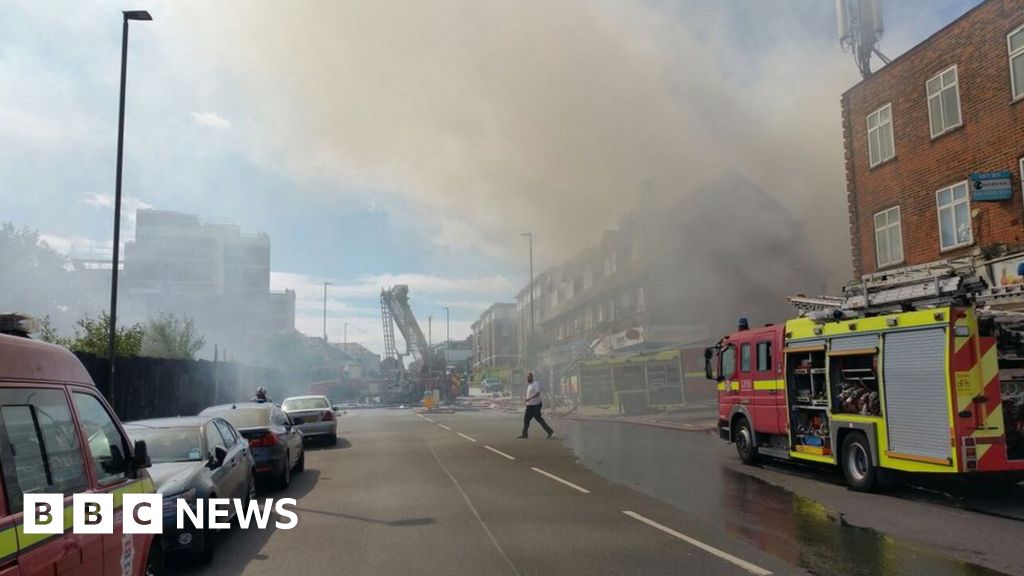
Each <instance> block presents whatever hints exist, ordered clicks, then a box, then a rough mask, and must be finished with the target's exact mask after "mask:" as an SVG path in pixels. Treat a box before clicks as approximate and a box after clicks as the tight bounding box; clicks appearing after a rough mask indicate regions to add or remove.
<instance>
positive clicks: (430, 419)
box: [423, 416, 436, 424]
mask: <svg viewBox="0 0 1024 576" xmlns="http://www.w3.org/2000/svg"><path fill="white" fill-rule="evenodd" d="M423 419H424V420H426V421H427V422H430V423H431V424H436V422H434V419H433V418H427V417H426V416H424V417H423Z"/></svg>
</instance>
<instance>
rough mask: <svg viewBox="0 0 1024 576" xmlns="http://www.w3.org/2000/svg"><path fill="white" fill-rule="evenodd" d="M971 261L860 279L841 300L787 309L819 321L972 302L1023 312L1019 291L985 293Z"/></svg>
mask: <svg viewBox="0 0 1024 576" xmlns="http://www.w3.org/2000/svg"><path fill="white" fill-rule="evenodd" d="M983 266H984V263H980V264H978V263H975V262H974V261H973V260H971V259H967V258H965V259H958V260H941V261H938V262H933V263H930V264H922V265H918V266H907V267H904V268H899V269H895V270H887V271H884V272H877V273H875V274H866V275H864V276H863V277H862V278H861V280H859V281H854V282H851V283H850V284H848V285H847V286H846V287H845V288H843V295H842V296H840V297H836V296H815V297H807V296H794V297H791V298H789V302H790V304H792V305H793V306H794V307H796V308H797V309H798V310H799V311H800V313H801V314H804V315H807V314H813V315H815V316H817V317H819V318H822V319H824V318H825V317H827V316H828V315H829V314H831V315H832V316H834V317H836V318H840V317H849V316H857V315H864V314H884V313H891V312H899V311H902V310H910V309H914V308H919V307H926V306H939V305H946V304H950V303H953V302H956V301H961V302H963V303H968V302H974V303H975V304H976V305H977V306H978V308H979V309H984V310H1007V309H1020V308H1024V285H1020V284H1017V285H1011V286H997V287H994V288H990V287H989V284H988V281H986V279H985V277H984V275H983V274H981V273H979V271H978V270H979V269H981V268H982V267H983Z"/></svg>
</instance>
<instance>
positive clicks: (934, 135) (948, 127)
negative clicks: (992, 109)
mask: <svg viewBox="0 0 1024 576" xmlns="http://www.w3.org/2000/svg"><path fill="white" fill-rule="evenodd" d="M950 70H952V71H953V73H954V76H956V79H955V80H954V81H953V84H952V85H951V86H952V88H953V89H954V90H956V113H957V116H958V117H959V118H960V120H959V121H958V122H957V123H956V124H951V125H946V118H945V117H943V118H942V130H940V131H939V132H932V131H931V130H932V106H931V104H932V98H940V101H939V112H940V113H941V112H942V101H941V97H942V93H943V92H945V91H946V90H947V89H948V88H949V86H941V85H940V87H939V91H938V92H936V93H935V94H934V95H932V94H928V84H929V83H930V82H931V81H932V80H935V79H936V78H938V79H939V82H940V84H941V82H942V76H943V75H944V74H945V73H946V72H949V71H950ZM924 92H925V95H926V96H927V98H928V131H929V132H930V133H931V135H932V139H935V138H938V137H939V136H942V135H943V134H945V133H947V132H949V131H951V130H953V129H955V128H959V127H960V126H963V124H964V111H963V108H962V106H961V102H960V70H959V69H958V68H957V65H956V64H953V65H952V66H950V67H948V68H946V69H944V70H942V71H941V72H939V73H938V74H936V75H934V76H932V77H931V78H929V79H928V81H927V82H925V83H924Z"/></svg>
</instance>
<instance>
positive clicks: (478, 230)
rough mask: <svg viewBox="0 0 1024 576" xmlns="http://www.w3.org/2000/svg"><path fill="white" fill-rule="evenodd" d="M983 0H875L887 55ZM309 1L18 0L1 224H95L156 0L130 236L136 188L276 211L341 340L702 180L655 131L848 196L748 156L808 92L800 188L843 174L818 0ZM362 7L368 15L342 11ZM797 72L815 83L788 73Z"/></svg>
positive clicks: (179, 201) (365, 335)
mask: <svg viewBox="0 0 1024 576" xmlns="http://www.w3.org/2000/svg"><path fill="white" fill-rule="evenodd" d="M976 3H977V2H976V1H974V0H943V1H934V0H928V1H925V0H913V1H909V0H908V1H899V2H896V1H889V2H887V3H886V17H887V37H886V40H885V41H884V42H883V45H882V50H883V51H884V52H886V53H887V54H888V55H889V56H896V55H898V54H899V53H900V52H902V51H903V50H905V49H906V48H907V47H909V46H911V45H913V43H915V42H917V41H920V40H921V39H923V38H924V37H926V36H928V35H929V34H931V33H932V32H934V31H935V30H936V29H938V28H939V27H940V26H942V25H943V24H945V23H948V22H949V21H951V20H952V19H953V18H955V17H956V16H958V15H960V14H962V13H963V12H964V11H965V10H967V9H968V8H970V7H971V6H973V5H975V4H976ZM302 4H306V5H308V6H310V7H315V8H316V10H315V12H316V13H317V14H318V15H319V18H317V19H315V20H318V22H309V20H308V19H306V17H305V16H304V15H303V14H298V15H296V14H295V13H296V12H297V10H295V9H294V7H293V8H292V9H291V10H289V11H287V12H282V11H281V9H280V6H282V5H280V4H275V3H273V2H252V3H241V4H240V3H238V2H224V3H215V4H214V3H207V2H199V1H188V0H186V1H182V2H171V1H162V2H160V1H157V2H141V1H140V2H135V3H131V4H126V3H121V2H103V1H100V0H82V1H74V2H73V1H70V0H68V1H56V2H36V1H33V0H14V1H13V2H8V3H7V5H6V6H5V9H4V17H3V18H2V19H0V221H11V222H14V223H15V224H17V225H25V226H30V227H32V228H37V229H39V230H40V232H41V233H42V234H44V235H45V237H46V238H47V239H48V240H49V241H50V242H51V244H53V245H54V246H56V247H58V248H60V249H62V250H72V249H73V250H77V251H80V252H81V251H85V250H89V249H92V248H95V247H103V246H109V241H105V240H104V239H106V238H108V237H109V234H110V232H109V231H110V226H111V220H112V215H111V209H112V208H111V204H110V197H111V193H112V189H113V181H114V153H115V143H116V140H115V138H116V132H115V131H116V121H117V82H118V72H119V68H118V66H119V55H120V18H119V10H120V9H128V8H132V9H135V8H146V9H148V10H150V11H151V12H152V13H153V16H154V18H155V21H153V22H145V23H136V24H133V27H132V31H131V41H130V56H129V84H128V107H127V121H126V125H127V131H126V144H125V149H126V155H125V180H124V193H125V195H126V208H127V210H128V212H127V213H126V230H125V232H126V234H127V235H128V236H129V237H130V236H131V233H132V231H131V226H132V215H131V213H130V210H131V209H134V208H136V207H155V208H160V209H171V210H179V211H184V212H191V213H196V214H199V215H200V216H201V217H202V218H204V219H209V220H221V221H223V220H227V221H232V222H235V223H238V224H239V225H241V227H242V228H243V230H245V231H251V232H255V231H263V232H266V233H268V234H269V235H270V237H271V239H272V269H273V270H274V280H273V283H274V287H275V288H285V287H288V288H294V289H297V290H298V291H299V311H298V316H299V318H298V321H297V323H298V328H299V329H301V330H303V331H305V332H307V333H310V334H319V331H320V296H321V293H320V288H319V283H320V282H322V281H325V280H327V281H331V282H334V283H335V285H336V286H335V287H332V289H331V302H330V316H331V318H330V323H329V333H330V335H331V338H332V339H340V338H341V332H342V325H343V323H344V322H349V323H350V328H349V339H350V340H362V341H365V342H366V343H367V344H368V345H370V346H371V347H372V348H376V349H379V348H380V345H379V343H380V334H379V332H380V329H379V319H378V316H377V314H378V309H377V302H376V292H377V291H378V290H379V288H380V286H381V285H384V284H386V283H391V282H398V281H405V282H408V283H410V284H411V285H412V297H413V303H414V308H415V311H416V312H417V314H418V315H420V316H421V317H425V316H426V315H427V314H434V315H435V317H443V315H444V310H443V308H444V307H445V306H451V307H452V320H453V322H452V328H453V337H462V336H464V335H465V334H466V333H467V332H468V328H469V324H470V323H471V322H472V321H473V319H475V318H476V316H477V315H478V314H479V312H480V311H481V310H482V309H483V307H485V306H486V305H488V304H489V303H491V302H493V301H495V300H510V299H511V297H512V296H513V295H514V293H515V292H516V291H517V290H518V288H519V287H521V286H522V285H523V284H524V283H525V282H526V280H527V267H526V250H525V242H524V240H523V239H522V238H520V237H519V235H518V233H519V232H521V231H523V230H526V229H530V230H533V231H534V232H535V233H536V234H537V236H538V254H537V261H538V262H537V268H538V269H540V268H542V267H543V266H544V265H545V264H548V263H554V262H557V261H558V259H560V258H562V257H565V256H566V255H568V254H569V253H571V252H572V251H574V250H576V249H578V248H580V247H582V246H584V245H586V244H587V243H590V242H592V241H593V240H594V239H596V238H597V237H598V235H599V233H600V231H601V229H603V228H604V227H608V226H612V225H614V223H615V218H616V215H617V214H618V213H621V212H622V211H623V210H626V209H628V208H629V207H630V205H631V202H634V201H635V196H636V194H635V192H636V188H637V187H638V186H639V184H637V183H638V182H640V181H642V180H648V179H653V181H655V182H656V183H657V184H656V185H658V186H662V187H674V186H676V184H675V182H677V181H679V180H682V179H687V180H690V179H698V178H697V177H696V176H694V178H689V177H688V176H687V177H686V178H680V174H684V175H688V174H690V172H682V173H680V172H678V170H682V169H683V168H679V166H681V165H685V162H680V161H677V159H676V158H675V157H673V155H672V153H665V152H664V151H665V150H669V149H673V148H675V147H678V149H679V158H683V157H690V156H694V157H696V156H695V154H696V153H691V152H692V150H690V148H688V147H690V146H698V147H699V148H703V147H704V146H705V144H707V142H708V138H706V137H702V135H704V134H708V133H711V134H715V135H716V136H715V138H719V137H720V138H722V140H721V141H716V142H715V143H714V145H715V146H717V148H715V150H717V153H716V155H717V156H725V155H733V154H732V151H734V150H735V151H736V154H735V156H736V157H737V158H739V159H740V160H738V162H740V165H741V167H742V168H743V169H744V170H745V171H746V172H747V173H748V174H753V175H754V177H755V178H757V177H758V176H759V174H760V171H762V170H763V171H764V173H765V175H764V178H763V179H761V180H762V181H763V182H765V184H764V185H765V187H766V188H767V189H768V191H769V193H772V194H773V195H779V196H783V198H782V200H783V202H784V203H787V202H788V203H789V205H790V206H791V207H795V208H793V209H794V210H796V211H799V209H800V208H799V207H800V206H804V205H808V204H810V205H811V208H809V210H811V211H812V212H822V211H824V212H827V213H829V214H832V215H833V216H834V217H835V218H836V219H838V220H837V221H841V220H842V218H843V214H844V210H845V207H844V205H843V201H842V197H841V195H835V196H834V197H828V198H817V196H819V195H820V194H816V195H815V196H814V202H821V203H822V204H820V205H818V204H814V202H811V203H808V202H806V201H805V200H806V199H807V198H808V195H810V194H812V192H810V191H808V192H804V193H803V194H805V195H804V196H801V192H800V191H794V192H793V196H792V197H785V195H786V193H787V192H786V191H782V190H780V189H779V188H781V186H782V185H781V184H779V185H777V186H776V187H774V188H773V186H772V180H771V171H772V170H773V169H774V166H775V165H777V164H778V161H775V162H772V163H771V164H772V166H762V165H761V164H759V161H758V160H757V156H759V151H758V149H757V148H754V147H753V146H756V145H757V144H758V143H760V145H761V146H765V145H769V146H770V145H771V144H770V143H771V142H772V141H773V140H774V138H775V134H777V133H779V132H780V131H783V128H782V127H780V126H779V125H776V124H775V122H780V123H783V122H782V119H784V118H788V116H787V115H788V114H790V113H791V109H792V108H794V107H806V106H807V102H810V103H811V104H812V105H813V106H814V107H816V108H818V109H820V118H822V119H824V124H825V125H826V126H827V129H822V130H821V131H816V130H817V129H816V128H815V125H816V124H821V122H815V121H814V120H813V119H808V121H806V122H800V125H799V126H798V127H797V130H798V131H799V132H801V134H800V135H797V136H794V141H797V140H799V141H808V142H809V143H811V144H810V145H813V146H814V147H815V148H824V152H822V153H823V154H825V155H826V156H823V158H824V159H825V160H823V161H822V162H818V163H815V162H807V159H806V157H805V158H801V157H800V156H801V152H800V150H799V149H794V150H793V153H792V158H791V159H783V160H782V162H791V163H792V166H794V167H798V166H800V165H801V163H804V164H808V163H813V164H822V165H824V166H825V168H823V169H822V172H821V174H820V175H815V176H809V177H808V179H809V180H811V181H812V182H811V183H812V184H813V186H812V185H810V184H809V186H808V187H809V190H819V191H820V189H822V188H831V187H833V186H836V187H841V186H842V173H841V168H840V166H841V164H840V159H841V153H842V152H841V144H840V142H839V141H838V140H837V138H838V99H839V93H840V92H841V91H842V89H844V88H845V87H847V86H849V85H851V84H852V83H854V82H856V81H857V74H856V70H855V69H854V67H853V64H852V59H851V58H850V56H849V55H848V54H843V53H841V52H840V50H839V47H838V44H837V42H836V41H835V39H834V35H835V32H834V23H833V22H834V15H833V8H832V6H833V3H832V2H825V1H821V0H788V1H778V2H775V1H773V2H771V3H770V5H769V3H762V2H754V1H753V0H733V1H711V0H703V1H701V0H691V1H682V2H649V3H619V2H613V1H610V0H607V1H600V2H559V3H553V4H552V5H533V9H532V12H533V13H531V12H530V11H523V10H521V9H519V8H517V7H513V6H501V5H500V3H496V4H498V6H492V7H487V8H481V7H479V6H474V5H472V4H470V5H469V6H470V9H468V10H463V9H456V8H454V7H451V8H448V10H449V11H450V13H447V12H446V10H445V8H444V7H443V6H440V5H439V6H440V7H438V6H435V10H433V12H434V13H430V14H423V13H418V14H417V13H415V12H416V11H417V10H423V9H424V8H422V7H417V8H414V7H413V5H412V4H411V3H409V4H402V3H379V4H378V3H374V5H373V6H374V7H373V8H369V9H366V10H362V11H359V12H358V13H352V12H350V11H354V8H352V6H349V5H347V4H345V5H342V4H343V3H324V2H317V1H315V0H311V1H307V2H303V3H302ZM378 6H379V8H378ZM463 8H465V6H464V7H463ZM232 9H233V10H235V12H234V15H233V16H232V13H231V10H232ZM375 11H376V12H375ZM377 12H379V13H377ZM434 18H436V20H435V19H434ZM352 20H356V21H357V22H358V25H359V26H360V27H361V28H351V27H349V28H346V27H345V26H349V24H346V23H347V22H349V21H352ZM560 21H566V22H572V28H560V27H559V26H560V25H559V24H558V23H559V22H560ZM375 26H379V27H375ZM448 26H451V27H453V28H451V29H448V28H446V29H445V30H441V31H440V32H439V31H438V30H437V28H439V27H448ZM307 27H308V28H307ZM453 31H454V32H453ZM307 49H309V50H316V52H308V53H307V52H303V50H307ZM591 58H592V59H591ZM808 68H811V69H810V70H808ZM819 69H820V72H819ZM567 71H568V72H567ZM808 72H810V74H808ZM801 76H802V77H803V78H804V79H805V80H804V81H806V78H807V77H808V76H810V77H812V78H814V79H815V81H814V83H813V84H814V86H807V87H806V89H801V90H798V91H794V86H793V84H794V83H796V82H800V77H801ZM567 77H568V80H567V79H566V78H567ZM620 84H622V85H628V86H629V87H630V89H629V90H624V89H623V88H622V87H621V86H620ZM492 86H493V88H491V87H492ZM794 92H799V94H798V95H797V96H794V95H793V93H794ZM723 93H724V94H729V96H730V98H735V99H736V100H735V102H732V104H737V103H738V104H743V103H750V102H754V103H755V105H754V106H744V108H748V109H749V108H756V106H757V104H758V103H764V106H765V107H766V108H765V110H764V113H763V117H761V118H756V116H755V118H756V123H757V126H756V129H757V130H760V131H761V135H760V139H758V138H751V140H752V141H753V144H749V145H746V146H749V148H734V147H733V142H731V141H729V140H728V138H731V137H732V136H730V134H731V131H732V130H736V131H739V130H746V129H747V128H745V127H742V125H741V126H740V127H737V126H736V125H734V124H729V123H720V121H719V120H718V118H719V117H723V116H726V115H729V114H728V111H727V110H726V112H723V111H722V110H723V109H719V108H716V106H718V104H717V101H719V100H721V98H720V97H719V96H718V95H720V94H723ZM755 97H756V99H754V98H755ZM794 98H801V99H806V102H804V101H799V102H794V101H793V99H794ZM705 106H706V107H707V108H706V110H705V109H704V107H705ZM833 115H834V116H833ZM833 117H834V118H836V120H835V121H834V122H831V121H830V120H829V119H830V118H833ZM721 122H725V121H724V120H723V121H721ZM830 122H831V124H830ZM784 124H785V125H787V126H790V127H792V126H793V125H794V124H793V121H792V120H786V122H784ZM805 124H806V125H805ZM663 125H669V126H670V128H671V129H667V130H666V129H665V128H664V126H663ZM634 127H635V129H634ZM704 131H706V132H704ZM722 134H725V136H718V135H722ZM780 138H784V136H780ZM595 141H596V142H599V143H600V146H595V144H594V142H595ZM782 141H784V140H780V142H782ZM694 142H697V143H698V144H694ZM822 143H823V145H819V144H822ZM708 146H710V144H709V145H708ZM798 146H800V144H799V143H797V144H794V147H798ZM724 151H728V152H729V153H728V154H727V153H726V152H724ZM663 155H664V156H665V157H664V158H662V157H661V156H663ZM697 156H699V154H697ZM833 157H834V158H833ZM744 158H748V159H747V160H744ZM744 162H745V164H744ZM648 163H649V165H648ZM687 169H688V170H690V171H691V172H692V171H693V170H694V169H695V168H694V167H693V166H690V167H689V168H687ZM815 179H817V180H815ZM608 190H613V191H611V192H609V191H608ZM798 215H801V214H799V213H798ZM814 226H815V224H814V223H813V222H812V223H810V224H809V233H810V234H812V236H813V235H815V234H821V235H822V243H823V246H824V247H823V248H822V250H823V251H825V254H824V256H825V257H826V258H836V259H842V258H843V257H844V256H843V250H845V249H846V246H847V244H845V243H844V242H843V241H842V240H833V239H830V238H827V237H826V236H827V234H826V232H827V229H828V228H827V227H826V226H824V225H822V226H820V227H819V228H815V227H814ZM840 268H841V267H840ZM836 274H837V275H839V276H841V275H842V272H841V271H839V272H837V273H836ZM424 323H425V321H424ZM436 334H437V332H435V335H436Z"/></svg>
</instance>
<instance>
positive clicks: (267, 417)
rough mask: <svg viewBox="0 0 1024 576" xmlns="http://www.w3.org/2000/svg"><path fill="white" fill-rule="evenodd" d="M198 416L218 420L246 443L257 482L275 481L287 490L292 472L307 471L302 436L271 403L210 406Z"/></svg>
mask: <svg viewBox="0 0 1024 576" xmlns="http://www.w3.org/2000/svg"><path fill="white" fill-rule="evenodd" d="M199 415H200V416H219V417H221V418H223V419H225V420H227V421H228V422H230V423H231V425H232V426H234V427H235V429H236V430H238V432H239V433H240V434H241V435H242V437H243V438H245V439H246V440H248V441H249V448H250V450H251V452H252V458H253V460H255V461H256V478H257V479H268V480H272V481H274V482H275V483H276V484H277V486H278V488H282V489H283V488H287V487H288V485H289V484H291V481H292V471H293V470H294V471H295V472H302V471H303V470H304V469H305V467H306V452H305V450H304V449H303V447H302V432H301V431H299V429H298V428H295V426H293V425H292V421H291V420H290V419H289V418H288V415H287V414H285V413H284V412H283V411H281V408H279V407H278V406H277V405H276V404H271V403H270V402H237V403H235V404H222V405H220V406H211V407H209V408H207V409H205V410H203V411H202V412H200V413H199Z"/></svg>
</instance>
